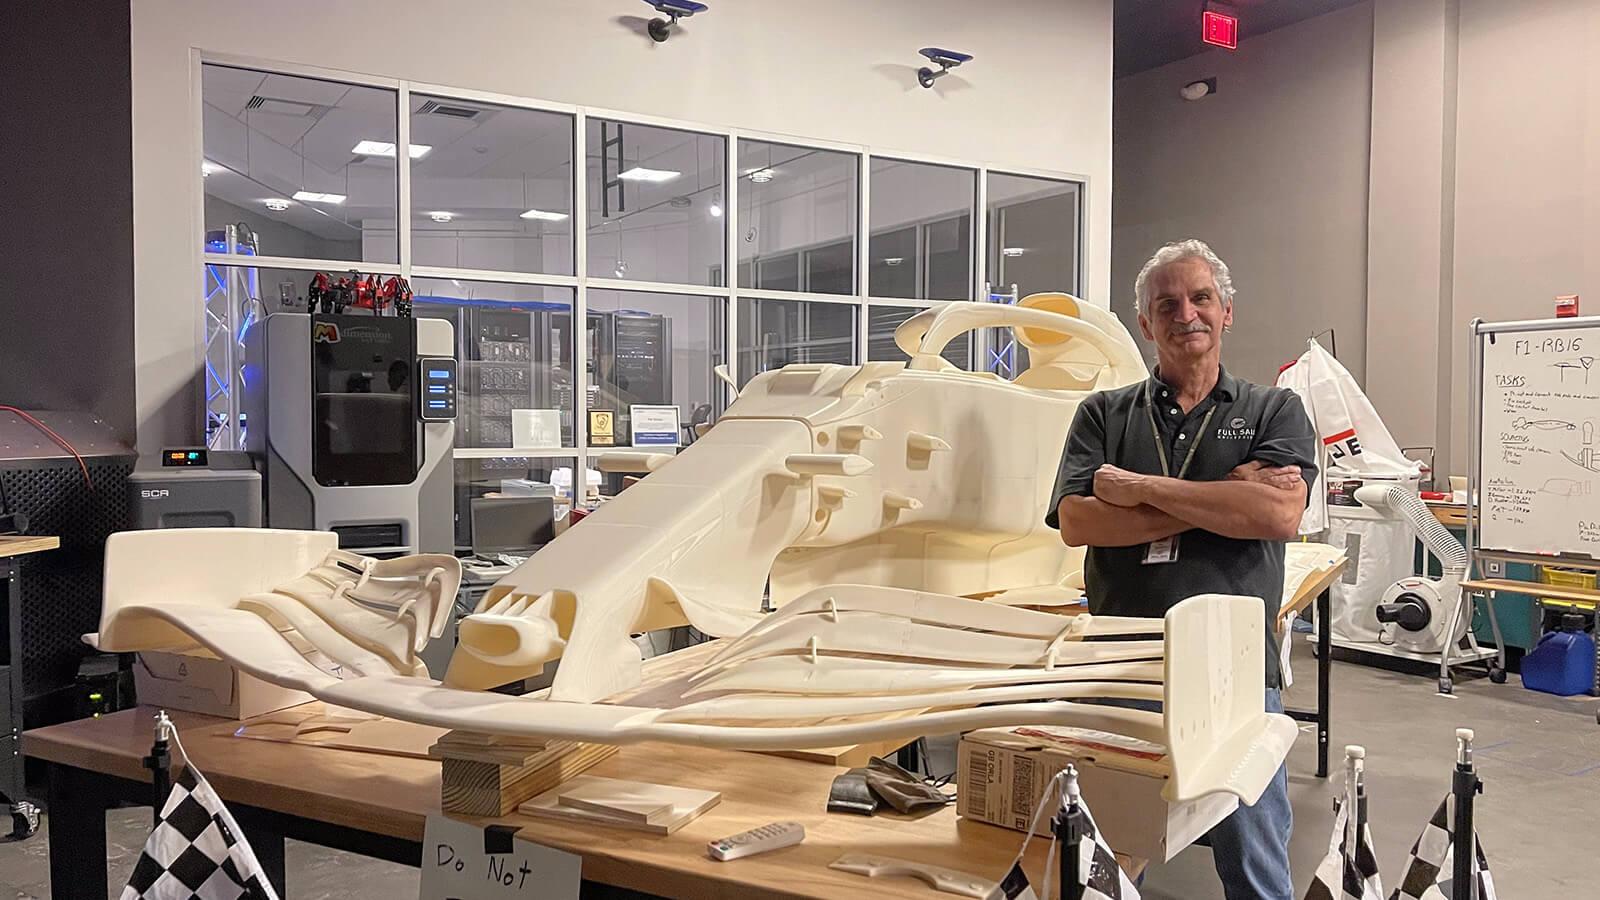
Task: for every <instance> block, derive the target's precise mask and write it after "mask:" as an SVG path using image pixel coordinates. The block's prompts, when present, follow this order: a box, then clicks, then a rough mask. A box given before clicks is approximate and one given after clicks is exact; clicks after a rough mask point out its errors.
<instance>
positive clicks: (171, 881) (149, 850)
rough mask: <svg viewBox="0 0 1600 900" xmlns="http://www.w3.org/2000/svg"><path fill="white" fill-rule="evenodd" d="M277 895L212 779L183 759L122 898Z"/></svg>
mask: <svg viewBox="0 0 1600 900" xmlns="http://www.w3.org/2000/svg"><path fill="white" fill-rule="evenodd" d="M241 898H243V900H278V895H277V894H276V893H274V892H273V890H272V885H271V884H269V883H268V882H267V876H266V875H265V873H263V872H262V871H261V864H260V863H259V862H257V861H256V855H255V853H254V852H252V851H251V850H250V845H249V844H248V843H246V842H245V839H244V832H242V831H240V830H239V824H238V823H237V822H235V821H234V820H233V816H232V815H231V814H229V812H228V809H227V807H225V806H223V805H222V799H221V798H219V797H218V796H217V792H216V791H214V790H212V789H211V785H210V784H208V783H206V780H205V779H204V778H202V777H201V776H200V773H199V772H197V771H195V768H194V766H192V765H185V766H184V768H183V774H182V775H180V776H179V777H178V783H177V784H176V785H174V786H173V788H172V792H171V793H170V794H168V795H167V802H166V805H165V806H163V807H162V808H161V817H160V819H159V820H158V821H157V822H156V827H155V830H154V831H151V832H150V839H149V840H147V841H145V845H144V852H143V853H141V854H139V862H138V863H137V864H135V865H134V867H133V875H132V877H130V878H129V879H128V886H127V887H125V888H123V889H122V898H121V900H241Z"/></svg>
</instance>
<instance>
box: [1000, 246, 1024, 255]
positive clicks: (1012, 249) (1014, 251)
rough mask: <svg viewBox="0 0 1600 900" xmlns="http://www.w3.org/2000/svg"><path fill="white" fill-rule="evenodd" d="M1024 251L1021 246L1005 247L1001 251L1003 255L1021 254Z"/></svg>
mask: <svg viewBox="0 0 1600 900" xmlns="http://www.w3.org/2000/svg"><path fill="white" fill-rule="evenodd" d="M1024 252H1026V251H1024V250H1023V249H1022V248H1021V247H1005V248H1003V249H1002V250H1001V251H1000V255H1001V256H1021V255H1022V254H1023V253H1024Z"/></svg>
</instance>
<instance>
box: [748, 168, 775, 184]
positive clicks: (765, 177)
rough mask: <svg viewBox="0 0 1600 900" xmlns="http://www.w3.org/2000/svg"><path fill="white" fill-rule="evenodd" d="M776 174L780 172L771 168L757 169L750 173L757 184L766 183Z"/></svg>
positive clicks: (751, 178)
mask: <svg viewBox="0 0 1600 900" xmlns="http://www.w3.org/2000/svg"><path fill="white" fill-rule="evenodd" d="M776 174H778V173H776V172H774V171H772V170H771V169H756V170H754V171H752V172H751V173H750V180H751V181H754V182H755V183H756V184H766V183H767V182H769V181H771V180H772V176H774V175H776Z"/></svg>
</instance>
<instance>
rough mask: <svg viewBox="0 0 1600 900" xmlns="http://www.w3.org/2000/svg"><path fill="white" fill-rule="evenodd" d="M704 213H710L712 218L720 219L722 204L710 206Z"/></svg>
mask: <svg viewBox="0 0 1600 900" xmlns="http://www.w3.org/2000/svg"><path fill="white" fill-rule="evenodd" d="M706 212H708V213H711V215H712V216H714V217H718V218H720V217H721V216H722V204H721V203H713V204H711V206H710V207H708V208H707V209H706Z"/></svg>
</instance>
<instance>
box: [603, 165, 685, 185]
mask: <svg viewBox="0 0 1600 900" xmlns="http://www.w3.org/2000/svg"><path fill="white" fill-rule="evenodd" d="M682 174H683V173H682V172H674V171H673V170H671V169H647V168H645V167H644V166H634V167H633V168H631V169H629V170H628V171H626V172H623V173H622V174H620V175H618V176H617V177H618V178H621V179H622V180H623V181H648V182H651V183H653V184H660V183H661V182H663V181H671V180H672V179H674V178H677V177H678V176H679V175H682Z"/></svg>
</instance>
